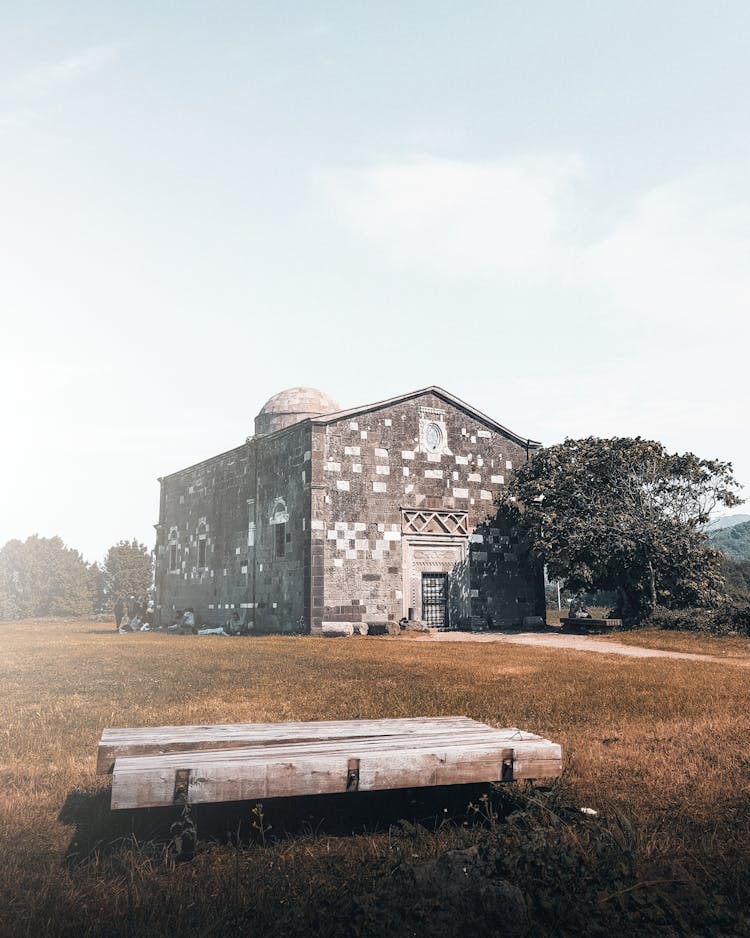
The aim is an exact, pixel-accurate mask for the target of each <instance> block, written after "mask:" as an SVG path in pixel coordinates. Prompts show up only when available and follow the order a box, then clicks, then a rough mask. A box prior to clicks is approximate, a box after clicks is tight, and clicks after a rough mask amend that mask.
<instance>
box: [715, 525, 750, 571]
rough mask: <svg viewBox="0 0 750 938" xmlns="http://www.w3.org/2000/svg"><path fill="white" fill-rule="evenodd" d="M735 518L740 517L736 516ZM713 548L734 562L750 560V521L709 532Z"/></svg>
mask: <svg viewBox="0 0 750 938" xmlns="http://www.w3.org/2000/svg"><path fill="white" fill-rule="evenodd" d="M735 517H739V516H738V515H735ZM708 540H709V541H710V543H711V547H715V548H716V550H720V551H721V552H722V553H724V554H726V555H727V556H728V557H731V558H732V559H733V560H750V520H748V521H744V522H742V523H741V524H735V525H733V526H732V527H724V528H719V529H718V530H713V531H709V532H708Z"/></svg>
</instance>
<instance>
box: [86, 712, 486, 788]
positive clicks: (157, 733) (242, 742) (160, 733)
mask: <svg viewBox="0 0 750 938" xmlns="http://www.w3.org/2000/svg"><path fill="white" fill-rule="evenodd" d="M480 726H484V724H482V723H478V722H477V721H476V720H471V719H469V717H464V716H457V717H416V718H409V719H394V720H321V721H315V722H295V723H225V724H219V725H200V726H147V727H123V728H115V729H105V730H104V731H103V732H102V737H101V741H100V742H99V750H98V757H97V765H96V771H97V773H98V774H100V775H104V774H108V773H110V772H111V771H112V768H113V766H114V764H115V760H116V759H121V758H123V757H131V756H147V755H159V754H163V753H167V752H197V751H200V750H206V749H235V748H248V747H251V746H252V747H254V746H268V745H275V744H278V743H279V742H286V743H297V742H309V741H312V740H320V739H357V738H373V737H381V736H403V735H414V734H421V735H425V734H428V733H441V732H445V731H446V730H458V729H466V728H476V727H480Z"/></svg>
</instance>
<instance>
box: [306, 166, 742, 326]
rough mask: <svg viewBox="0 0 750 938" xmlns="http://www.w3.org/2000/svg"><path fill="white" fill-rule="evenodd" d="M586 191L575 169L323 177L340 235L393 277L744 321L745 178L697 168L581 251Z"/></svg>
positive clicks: (655, 313)
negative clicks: (396, 270)
mask: <svg viewBox="0 0 750 938" xmlns="http://www.w3.org/2000/svg"><path fill="white" fill-rule="evenodd" d="M588 179H589V177H588V174H587V172H586V163H585V161H584V160H583V159H582V158H580V157H577V156H568V157H560V158H557V159H553V158H549V157H545V158H526V159H519V160H509V161H500V162H493V163H487V162H469V161H449V160H439V159H433V158H423V159H419V160H412V161H404V162H400V163H386V164H383V165H377V166H373V167H367V168H364V169H358V170H345V171H341V172H338V173H332V174H329V175H328V176H327V177H326V178H325V180H324V184H325V191H326V192H327V194H328V198H329V200H330V204H331V205H332V206H333V209H334V211H335V212H336V213H337V215H338V218H339V220H340V222H341V223H342V224H344V225H346V226H347V227H348V228H350V229H351V230H353V231H354V232H355V233H356V234H358V235H359V236H360V237H361V238H363V239H365V240H367V241H369V242H371V243H377V244H378V246H379V248H380V250H381V253H382V254H383V255H384V256H386V257H390V258H391V260H392V262H393V263H394V264H398V265H401V266H403V265H410V266H416V267H421V268H426V269H428V270H430V271H432V272H434V273H435V275H436V276H439V277H445V276H450V277H472V276H475V275H477V274H480V275H482V276H488V277H496V278H498V279H499V280H508V279H510V278H512V279H514V280H518V279H525V280H526V281H527V282H528V281H529V280H533V281H534V282H535V283H536V284H540V283H545V284H546V285H547V286H548V287H549V286H552V287H554V288H557V289H559V290H566V291H570V290H573V291H577V292H581V293H583V294H588V296H589V303H590V305H591V306H592V308H593V307H596V308H598V309H601V310H603V311H604V312H605V313H607V312H608V313H609V314H612V315H622V314H625V315H626V317H627V318H628V319H635V320H639V319H646V320H649V321H655V322H664V323H665V324H674V323H675V322H680V323H685V324H688V323H691V322H692V323H697V322H701V321H703V320H705V317H710V318H711V319H712V320H714V321H715V320H720V321H722V322H728V321H735V320H736V321H740V320H744V319H745V318H746V317H747V315H748V313H750V271H748V267H747V258H748V257H750V191H748V189H747V187H746V186H744V183H743V179H744V167H737V166H714V167H708V168H704V169H702V170H700V171H696V172H694V173H691V174H688V175H686V176H684V177H683V178H680V179H677V180H673V181H670V182H668V183H665V184H663V185H660V186H656V187H653V188H651V189H648V190H645V191H643V192H641V193H639V194H636V195H635V196H634V197H633V199H632V201H631V203H630V205H629V206H626V208H625V211H624V212H623V213H622V214H621V215H620V217H619V218H618V219H617V220H616V221H615V222H614V223H613V224H612V225H611V226H610V228H609V229H608V230H605V231H604V232H603V233H602V234H600V235H599V236H598V237H596V238H595V239H593V240H589V241H588V242H586V241H582V240H581V239H580V235H579V234H578V232H580V230H581V228H580V225H579V224H577V221H578V219H579V218H580V217H588V216H590V215H591V212H592V202H593V199H594V196H593V192H592V190H591V189H590V188H589V186H588ZM732 179H735V180H736V181H737V185H736V186H735V191H732V188H731V185H730V183H731V180H732Z"/></svg>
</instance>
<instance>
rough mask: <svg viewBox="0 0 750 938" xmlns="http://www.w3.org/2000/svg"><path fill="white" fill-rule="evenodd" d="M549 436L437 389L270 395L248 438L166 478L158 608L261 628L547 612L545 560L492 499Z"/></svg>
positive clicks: (488, 620) (501, 619) (501, 623)
mask: <svg viewBox="0 0 750 938" xmlns="http://www.w3.org/2000/svg"><path fill="white" fill-rule="evenodd" d="M316 410H319V411H320V413H317V414H316V413H315V411H316ZM326 411H330V412H328V413H326ZM538 446H539V444H538V443H534V442H533V441H531V440H528V439H524V438H522V437H519V436H518V435H517V434H514V433H512V432H511V431H509V430H507V429H506V428H504V427H502V426H501V425H499V424H498V423H496V422H495V421H493V420H491V419H490V418H488V417H486V416H484V415H483V414H481V413H479V412H478V411H476V410H475V409H474V408H471V407H470V406H469V405H467V404H464V403H463V402H462V401H459V400H458V399H457V398H455V397H453V396H452V395H450V394H448V393H447V392H446V391H443V390H441V389H440V388H435V387H432V388H426V389H424V390H421V391H415V392H412V393H410V394H404V395H401V396H399V397H397V398H393V399H391V400H389V401H383V402H380V403H376V404H372V405H369V406H367V407H361V408H356V409H353V410H348V411H342V410H340V409H339V408H338V405H337V404H336V403H335V402H334V401H331V399H330V398H326V396H325V395H322V394H321V393H320V392H317V391H314V390H312V389H307V388H305V389H301V388H297V389H291V390H290V391H287V392H282V393H281V394H279V395H275V396H274V397H273V398H271V399H270V401H269V402H268V403H267V404H266V406H265V407H264V408H263V410H262V411H261V413H260V414H259V415H258V417H257V418H256V434H255V436H253V437H251V438H249V439H248V440H247V441H246V443H245V444H243V445H242V446H240V447H238V448H237V449H234V450H231V451H230V452H228V453H224V454H222V455H220V456H216V457H214V458H213V459H209V460H206V461H205V462H202V463H199V464H198V465H196V466H192V467H190V468H188V469H185V470H182V471H181V472H176V473H173V474H172V475H170V476H167V477H165V478H163V479H162V480H161V486H162V491H161V508H160V519H159V524H158V525H157V550H156V569H157V578H156V582H157V606H158V608H159V609H160V611H161V615H162V619H164V618H167V617H171V615H172V613H173V610H174V609H178V608H179V609H184V608H186V607H188V606H191V607H192V608H194V609H195V611H196V613H197V614H198V615H199V616H200V617H201V618H202V620H203V621H205V622H211V623H216V624H219V623H221V622H224V621H225V620H226V619H227V618H228V617H229V615H230V614H231V610H233V609H235V610H238V611H240V610H245V611H244V612H241V614H242V616H243V617H244V618H245V619H246V620H247V621H248V622H251V623H252V624H253V626H254V628H255V629H256V630H257V631H292V630H294V631H299V630H301V631H312V632H321V631H324V630H325V629H328V628H336V629H343V630H346V629H351V628H352V627H353V628H355V629H361V630H364V626H365V625H375V624H383V623H386V622H389V621H390V622H397V621H398V620H399V619H401V618H402V617H404V616H406V617H407V618H414V619H418V620H424V621H427V622H428V624H434V625H437V626H439V627H448V628H469V627H472V628H477V627H481V628H485V627H490V628H508V627H513V626H516V625H520V624H521V623H522V621H523V619H524V618H525V617H526V616H536V615H541V616H543V615H544V596H543V586H542V575H541V570H539V569H538V568H536V567H534V566H532V565H530V564H529V562H528V561H524V560H523V556H524V554H523V551H522V550H521V546H522V545H519V544H518V543H517V542H516V538H515V536H514V534H513V532H512V531H511V530H509V529H508V527H507V524H505V523H504V522H503V521H502V519H501V518H499V517H498V515H497V509H496V507H495V503H496V499H497V496H498V495H499V494H500V493H501V492H502V490H503V488H504V486H505V483H506V480H507V478H508V476H509V474H510V473H511V472H512V471H513V469H514V467H516V466H518V465H519V464H520V463H522V462H523V461H525V460H526V459H528V458H529V455H530V454H531V453H532V452H533V451H534V449H536V448H537V447H538Z"/></svg>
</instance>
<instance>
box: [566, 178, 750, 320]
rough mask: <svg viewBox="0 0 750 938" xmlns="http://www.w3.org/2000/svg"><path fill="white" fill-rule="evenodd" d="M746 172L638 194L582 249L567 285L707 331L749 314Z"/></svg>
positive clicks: (637, 311)
mask: <svg viewBox="0 0 750 938" xmlns="http://www.w3.org/2000/svg"><path fill="white" fill-rule="evenodd" d="M743 175H744V167H743V168H742V170H741V172H739V173H736V172H735V167H732V166H721V167H718V166H717V167H712V168H706V169H702V170H700V171H697V172H694V173H691V174H689V175H686V176H684V177H682V178H680V179H677V180H674V181H671V182H669V183H667V184H664V185H661V186H657V187H654V188H652V189H650V190H648V191H646V192H644V193H643V194H642V195H640V197H638V198H637V199H636V200H635V202H634V204H633V206H632V208H631V209H630V211H629V212H628V213H627V214H626V215H625V216H624V217H623V218H622V219H621V220H620V221H619V222H618V223H617V224H616V225H615V226H614V227H613V229H612V230H611V231H610V232H609V233H608V234H606V235H605V236H604V237H603V238H601V239H600V240H599V241H598V242H596V243H594V244H591V245H589V246H588V247H586V248H584V249H582V250H581V251H580V252H579V253H578V256H577V263H576V265H575V267H574V268H571V271H570V274H569V277H568V278H567V279H568V281H569V282H570V283H572V284H578V285H581V286H584V287H587V288H589V289H592V290H594V291H595V292H596V293H597V294H599V296H600V297H601V298H603V299H606V300H608V301H609V302H610V303H612V304H613V305H614V306H616V307H617V308H619V309H620V310H623V311H626V312H628V313H630V314H637V315H641V316H643V317H646V318H649V319H653V320H656V321H662V322H667V323H670V324H672V325H674V324H675V323H680V324H683V325H691V324H692V325H694V326H698V327H701V328H705V327H706V326H707V325H708V324H709V323H716V322H717V321H722V322H729V321H736V322H737V323H738V324H739V323H740V321H744V320H745V319H746V317H747V316H748V314H749V313H750V271H748V266H747V259H748V257H750V192H748V191H742V186H741V185H740V187H739V191H737V187H734V188H735V191H732V190H733V186H732V179H733V178H736V179H738V180H742V178H743Z"/></svg>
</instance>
